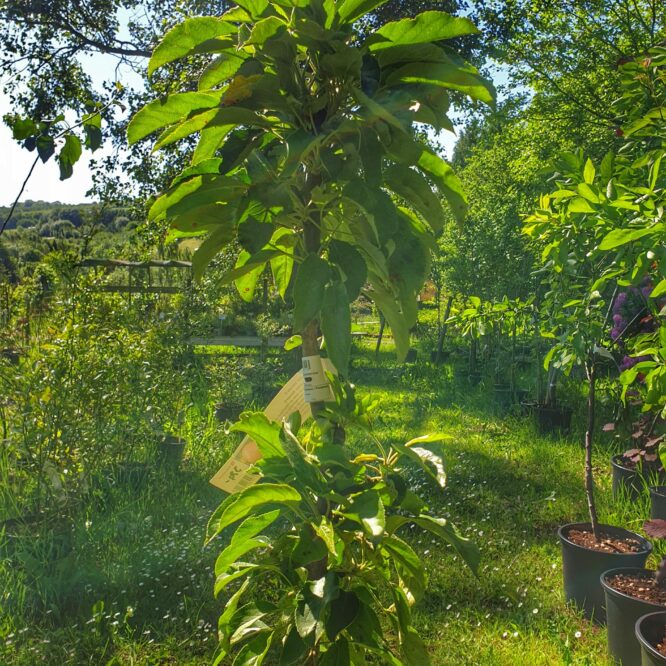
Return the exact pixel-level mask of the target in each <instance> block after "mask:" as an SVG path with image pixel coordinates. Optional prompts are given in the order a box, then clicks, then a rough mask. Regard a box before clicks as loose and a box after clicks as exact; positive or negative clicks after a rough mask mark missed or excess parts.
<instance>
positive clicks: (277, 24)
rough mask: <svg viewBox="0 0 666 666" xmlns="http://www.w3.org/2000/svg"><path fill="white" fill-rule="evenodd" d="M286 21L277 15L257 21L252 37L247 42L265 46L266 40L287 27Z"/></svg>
mask: <svg viewBox="0 0 666 666" xmlns="http://www.w3.org/2000/svg"><path fill="white" fill-rule="evenodd" d="M285 27H286V25H285V22H284V21H283V20H282V19H280V18H278V17H277V16H269V17H268V18H265V19H262V20H261V21H257V22H256V23H255V24H254V27H253V28H252V32H251V33H250V38H249V39H248V40H247V41H246V42H245V44H254V45H255V46H263V44H264V42H265V41H266V40H267V39H269V38H270V37H272V36H273V35H275V34H276V33H277V31H278V30H280V29H281V28H285Z"/></svg>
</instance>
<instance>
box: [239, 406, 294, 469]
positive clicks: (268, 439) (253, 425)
mask: <svg viewBox="0 0 666 666" xmlns="http://www.w3.org/2000/svg"><path fill="white" fill-rule="evenodd" d="M280 429H281V428H280V425H279V424H278V423H274V422H273V421H269V420H268V418H267V417H266V415H265V414H264V413H263V412H243V413H242V414H241V415H240V421H238V422H237V423H234V424H233V425H232V426H231V428H229V430H231V431H233V432H244V433H245V434H246V435H249V436H250V437H251V438H252V439H253V440H254V441H255V442H256V444H257V446H258V447H259V451H261V455H262V457H263V458H265V459H270V458H284V457H285V451H284V448H283V446H282V442H281V441H280Z"/></svg>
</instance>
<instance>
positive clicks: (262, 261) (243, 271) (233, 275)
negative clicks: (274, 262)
mask: <svg viewBox="0 0 666 666" xmlns="http://www.w3.org/2000/svg"><path fill="white" fill-rule="evenodd" d="M241 254H242V253H241ZM277 254H278V253H277V251H276V250H260V251H259V252H257V253H256V254H253V255H252V256H250V257H249V258H247V260H246V256H245V255H243V259H242V262H243V263H238V262H239V261H241V259H240V256H239V259H238V261H237V262H236V267H235V268H233V269H232V270H230V271H227V272H226V273H225V274H224V275H223V276H222V277H221V278H220V284H222V285H224V284H231V283H232V282H235V281H236V280H238V279H239V278H241V277H243V276H244V275H247V274H248V273H253V272H254V271H256V270H257V269H258V268H259V267H261V270H262V271H263V270H264V268H265V267H266V264H267V263H268V262H269V261H270V260H271V259H272V258H273V257H275V256H277ZM260 274H261V273H260Z"/></svg>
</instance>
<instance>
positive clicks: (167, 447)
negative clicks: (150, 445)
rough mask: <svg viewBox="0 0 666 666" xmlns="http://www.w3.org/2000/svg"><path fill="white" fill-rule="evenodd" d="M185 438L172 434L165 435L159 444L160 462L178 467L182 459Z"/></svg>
mask: <svg viewBox="0 0 666 666" xmlns="http://www.w3.org/2000/svg"><path fill="white" fill-rule="evenodd" d="M184 451H185V440H184V439H180V437H174V436H173V435H166V436H165V437H164V438H163V439H162V441H161V442H160V444H159V449H158V452H159V459H160V462H161V463H162V464H164V465H168V466H169V467H174V468H175V467H178V466H179V465H180V461H181V460H182V459H183V453H184Z"/></svg>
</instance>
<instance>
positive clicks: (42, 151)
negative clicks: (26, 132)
mask: <svg viewBox="0 0 666 666" xmlns="http://www.w3.org/2000/svg"><path fill="white" fill-rule="evenodd" d="M36 145H37V154H38V155H39V159H40V160H42V162H45V163H46V162H48V160H49V159H50V158H51V156H52V155H53V153H54V152H55V141H54V140H53V137H52V136H48V135H47V134H42V135H41V136H38V137H37V141H36Z"/></svg>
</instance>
